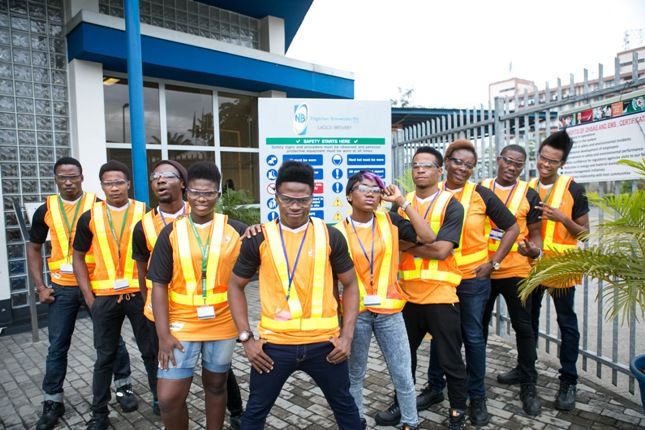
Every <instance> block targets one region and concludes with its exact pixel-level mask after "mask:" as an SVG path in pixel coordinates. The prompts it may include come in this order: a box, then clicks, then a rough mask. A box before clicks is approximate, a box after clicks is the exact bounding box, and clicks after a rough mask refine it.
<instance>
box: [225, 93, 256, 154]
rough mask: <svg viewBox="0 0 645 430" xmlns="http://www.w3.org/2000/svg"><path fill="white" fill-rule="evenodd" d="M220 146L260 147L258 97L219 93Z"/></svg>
mask: <svg viewBox="0 0 645 430" xmlns="http://www.w3.org/2000/svg"><path fill="white" fill-rule="evenodd" d="M218 101H219V129H220V133H219V138H220V146H224V147H236V148H257V147H258V99H257V97H252V96H244V95H240V94H228V93H218Z"/></svg>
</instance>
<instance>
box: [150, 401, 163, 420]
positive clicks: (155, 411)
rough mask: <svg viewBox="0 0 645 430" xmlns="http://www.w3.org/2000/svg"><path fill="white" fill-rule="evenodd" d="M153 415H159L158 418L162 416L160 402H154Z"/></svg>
mask: <svg viewBox="0 0 645 430" xmlns="http://www.w3.org/2000/svg"><path fill="white" fill-rule="evenodd" d="M152 413H153V414H155V415H157V416H158V417H160V416H161V408H160V407H159V400H153V401H152Z"/></svg>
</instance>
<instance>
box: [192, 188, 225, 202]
mask: <svg viewBox="0 0 645 430" xmlns="http://www.w3.org/2000/svg"><path fill="white" fill-rule="evenodd" d="M186 195H187V196H188V197H190V198H192V199H198V198H200V197H203V198H205V199H206V200H212V199H216V198H217V197H218V196H219V191H210V190H209V191H202V190H195V189H193V188H186Z"/></svg>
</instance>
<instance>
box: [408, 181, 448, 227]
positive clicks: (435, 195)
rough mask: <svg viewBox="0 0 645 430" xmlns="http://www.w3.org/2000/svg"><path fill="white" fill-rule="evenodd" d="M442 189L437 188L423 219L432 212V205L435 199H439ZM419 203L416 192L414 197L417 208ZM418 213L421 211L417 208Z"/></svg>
mask: <svg viewBox="0 0 645 430" xmlns="http://www.w3.org/2000/svg"><path fill="white" fill-rule="evenodd" d="M444 189H445V187H444ZM440 191H441V190H437V192H436V193H434V195H433V196H432V200H430V203H428V208H427V209H426V213H425V214H423V219H424V220H425V219H426V217H427V216H428V213H429V212H430V209H432V205H433V204H434V201H435V200H436V199H437V196H438V195H439V192H440ZM417 205H418V203H417V199H416V194H415V199H414V206H415V209H418V206H417ZM417 213H419V211H418V210H417Z"/></svg>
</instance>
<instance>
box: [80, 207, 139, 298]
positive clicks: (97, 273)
mask: <svg viewBox="0 0 645 430" xmlns="http://www.w3.org/2000/svg"><path fill="white" fill-rule="evenodd" d="M129 204H130V205H132V206H131V207H132V211H131V212H130V213H129V214H128V216H129V218H130V219H129V220H128V221H126V224H125V227H124V228H126V227H128V225H129V228H127V230H126V231H125V232H123V237H122V238H121V240H122V241H125V244H126V247H127V248H126V252H125V255H122V256H121V261H120V266H121V267H123V273H117V265H116V264H115V263H114V259H115V257H117V256H118V252H116V250H115V251H114V252H113V251H112V247H111V246H110V242H111V241H113V239H112V238H111V237H110V238H108V230H109V226H108V223H107V212H106V211H107V210H108V209H107V205H106V203H105V202H97V203H95V204H94V206H93V207H92V220H93V222H94V229H95V231H94V240H93V243H92V247H93V248H94V246H95V245H96V248H98V249H96V248H94V259H95V262H96V268H95V269H94V272H93V273H92V275H91V276H90V284H91V286H92V290H93V291H94V294H96V295H97V296H109V295H116V294H126V293H136V292H138V291H139V280H138V279H137V268H136V265H135V262H134V260H133V259H132V232H133V230H134V226H135V225H136V223H137V222H138V221H139V220H140V219H141V217H143V214H144V213H145V211H146V205H145V203H143V202H138V201H136V200H132V199H130V203H129ZM113 246H114V247H121V246H122V243H114V244H113ZM97 251H98V252H97ZM119 278H120V279H125V280H127V281H128V285H129V286H128V287H126V288H120V289H118V290H115V289H114V286H115V281H116V280H117V279H119Z"/></svg>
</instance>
